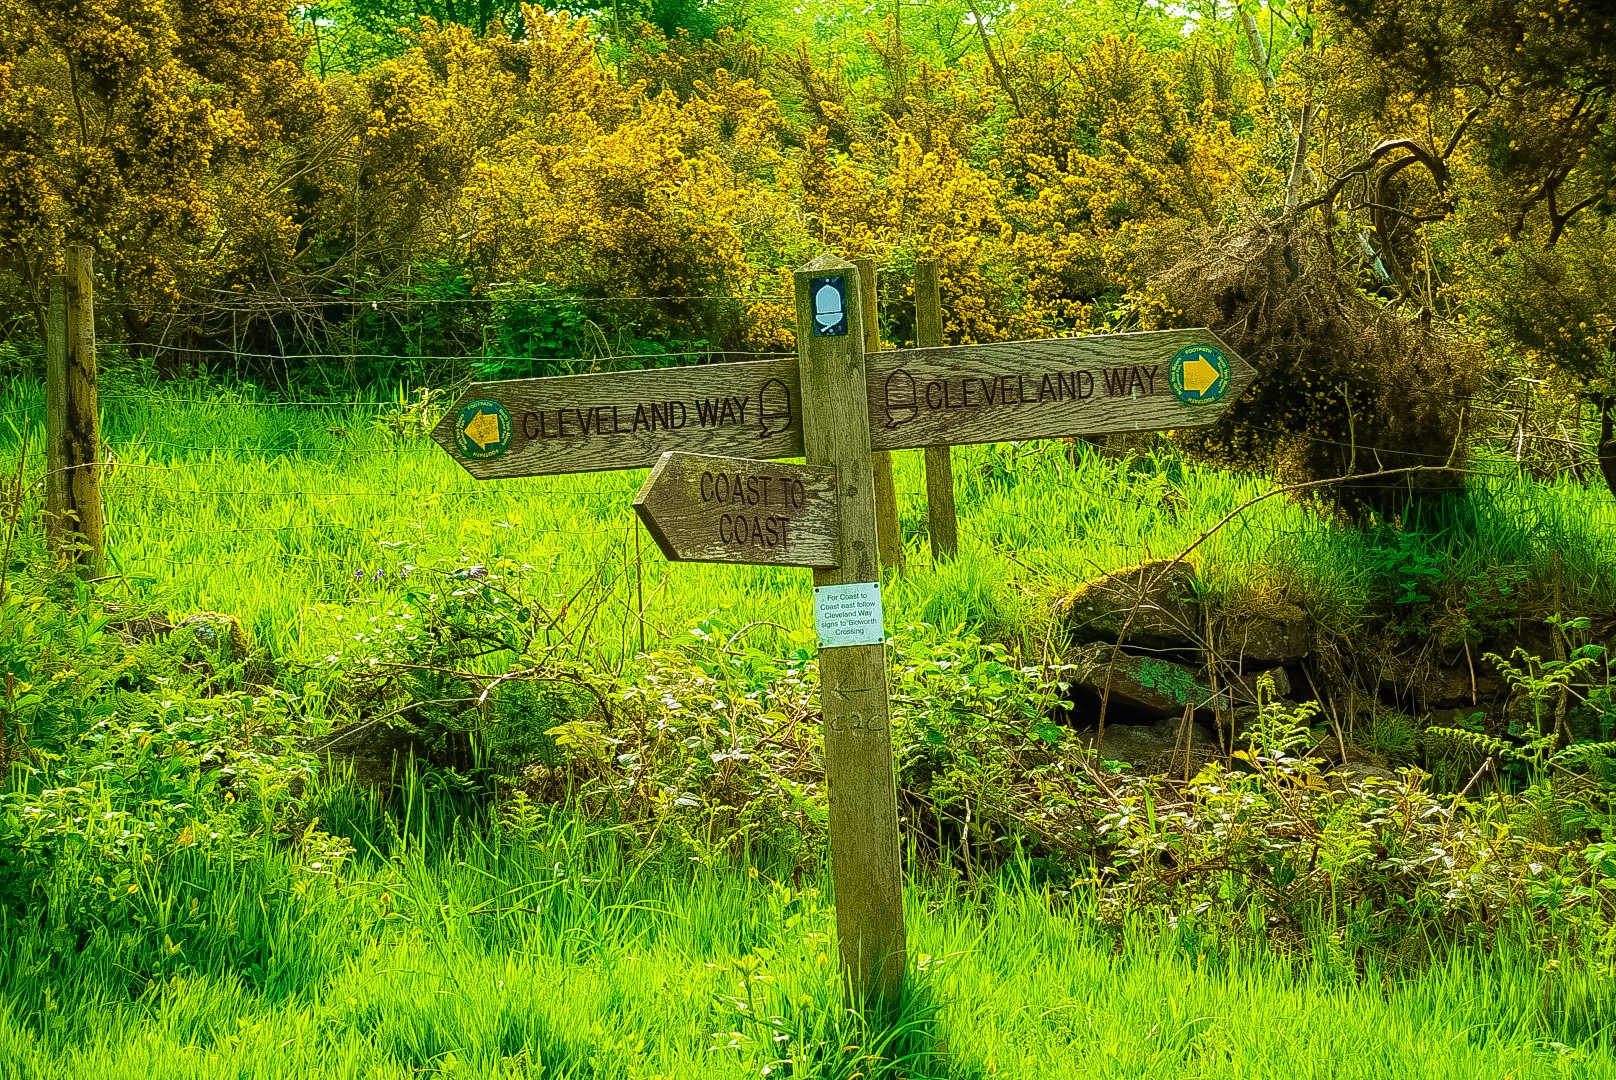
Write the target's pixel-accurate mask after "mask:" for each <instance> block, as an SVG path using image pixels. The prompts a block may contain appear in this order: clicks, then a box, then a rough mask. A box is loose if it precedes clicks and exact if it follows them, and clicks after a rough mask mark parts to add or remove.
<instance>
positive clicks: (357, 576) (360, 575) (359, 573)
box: [353, 570, 365, 581]
mask: <svg viewBox="0 0 1616 1080" xmlns="http://www.w3.org/2000/svg"><path fill="white" fill-rule="evenodd" d="M353 579H354V580H355V581H364V580H365V572H364V571H363V570H355V571H354V572H353Z"/></svg>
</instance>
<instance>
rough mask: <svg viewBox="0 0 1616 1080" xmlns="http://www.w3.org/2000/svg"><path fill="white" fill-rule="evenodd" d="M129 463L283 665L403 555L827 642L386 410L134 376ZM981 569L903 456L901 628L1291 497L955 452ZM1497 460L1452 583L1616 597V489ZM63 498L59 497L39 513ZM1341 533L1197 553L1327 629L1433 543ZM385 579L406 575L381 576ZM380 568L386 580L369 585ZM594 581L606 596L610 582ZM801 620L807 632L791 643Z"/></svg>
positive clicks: (798, 583) (234, 608)
mask: <svg viewBox="0 0 1616 1080" xmlns="http://www.w3.org/2000/svg"><path fill="white" fill-rule="evenodd" d="M41 411H42V410H41V401H40V393H39V390H38V388H37V387H33V386H29V385H26V384H19V385H14V386H12V387H9V388H8V389H7V390H6V392H5V393H4V395H3V396H0V415H3V416H5V417H6V418H7V419H8V421H9V423H10V424H11V425H13V426H12V428H11V430H10V433H9V434H4V433H5V429H4V428H0V434H4V440H3V442H0V468H5V467H11V468H14V467H15V462H16V454H17V452H18V447H19V445H20V443H22V442H26V443H27V445H28V447H29V454H30V458H31V460H32V462H33V463H34V464H33V466H32V468H31V469H30V472H31V474H32V475H35V476H37V475H38V474H39V469H40V468H41V467H42V463H41V447H42V441H41V439H42V429H41V421H42V415H41ZM104 411H105V418H104V423H103V431H104V434H105V437H106V441H107V444H108V446H109V448H110V450H111V452H112V454H113V457H114V459H115V461H116V464H115V465H114V466H113V468H112V469H111V471H110V475H109V476H108V478H107V481H106V484H105V488H104V490H105V498H106V503H107V511H108V522H109V524H108V542H109V546H110V553H111V567H112V568H113V569H114V570H115V571H116V572H117V573H119V574H120V575H122V576H123V580H122V582H120V583H119V584H118V585H117V587H118V588H128V589H132V590H134V591H136V592H138V593H140V594H142V595H144V596H146V597H148V598H151V599H153V600H154V601H155V602H157V603H159V604H161V605H165V606H168V607H170V608H172V609H175V610H181V611H183V610H190V609H198V608H202V609H218V610H224V611H228V612H231V613H233V614H236V615H238V616H239V617H240V618H241V619H242V620H243V622H244V623H245V624H247V626H248V627H249V628H250V629H251V630H252V631H253V632H254V633H255V634H256V636H257V637H258V638H259V640H260V641H261V642H262V643H263V644H265V645H266V646H268V647H269V648H270V649H271V650H272V651H273V652H275V653H276V654H277V655H281V656H285V657H296V656H300V655H317V654H319V653H320V651H321V650H322V649H324V648H326V647H327V646H328V644H329V637H330V633H329V627H327V626H326V625H325V624H326V622H327V621H328V620H324V619H322V617H321V610H322V605H340V606H343V607H352V608H358V609H361V610H365V609H374V610H380V609H384V608H385V607H386V606H387V605H388V604H390V603H392V602H394V601H395V600H396V594H397V592H398V589H399V587H400V580H399V578H398V576H397V571H398V569H399V567H400V566H401V565H406V564H408V565H416V566H421V565H427V564H431V563H433V562H435V561H441V560H449V559H454V558H457V557H459V556H462V555H464V556H466V557H468V558H470V559H473V560H477V561H487V560H492V559H496V558H500V557H505V558H509V559H511V560H514V561H515V562H516V563H518V564H522V565H527V566H529V567H531V568H532V572H533V573H535V574H537V575H539V576H540V577H541V578H542V580H543V581H544V582H545V583H546V585H547V587H548V589H549V590H550V591H551V592H552V593H553V594H554V595H555V596H556V597H557V598H558V599H559V598H565V597H568V596H572V595H574V594H575V593H579V591H580V590H584V591H585V593H586V594H587V596H588V598H589V599H588V601H587V602H589V603H594V604H597V605H599V617H598V618H597V620H596V622H595V637H596V640H595V641H594V642H593V646H594V648H596V649H597V650H598V651H599V654H600V655H601V656H603V657H616V656H621V655H624V654H625V653H631V652H633V651H634V650H635V649H637V648H638V646H639V643H640V640H641V638H642V635H643V636H644V638H645V640H646V641H647V643H648V644H653V645H654V644H657V643H662V642H667V641H677V640H682V639H683V638H684V636H685V635H686V634H687V633H688V632H689V629H690V627H691V626H692V625H693V624H694V623H696V622H697V621H698V620H701V619H704V618H708V617H711V616H714V615H717V616H719V617H721V618H722V619H723V620H724V621H726V622H727V623H729V624H730V625H732V626H741V625H746V624H749V623H759V624H762V625H760V627H759V628H758V630H757V633H759V634H760V635H763V637H764V639H767V637H768V636H769V635H771V634H773V635H777V636H778V638H779V640H778V642H777V644H779V645H780V646H781V647H782V648H784V647H787V646H788V645H790V644H793V643H801V642H802V641H805V640H806V635H807V630H808V628H809V627H810V625H811V605H810V593H809V589H808V580H807V576H806V575H805V574H803V573H801V572H798V571H794V570H789V569H779V568H769V567H741V566H704V565H695V564H678V565H671V566H670V565H669V564H668V563H667V562H666V561H664V560H663V559H662V557H661V555H660V553H658V552H657V550H656V548H655V546H654V545H653V544H652V543H651V542H650V540H649V538H648V537H646V536H645V535H644V534H643V533H642V531H641V530H640V528H639V526H638V525H637V523H636V521H635V519H634V516H633V514H632V512H631V510H630V505H629V504H630V502H631V500H632V497H633V494H634V492H635V491H636V489H637V488H638V486H639V484H640V482H641V481H642V479H643V476H644V474H643V472H641V471H638V470H636V471H630V472H616V473H591V474H582V475H576V476H550V477H535V478H529V479H518V480H505V481H491V482H478V481H475V480H472V479H471V478H470V477H469V476H468V475H467V474H466V473H465V472H464V471H462V470H461V469H460V468H459V467H458V466H457V465H455V464H454V462H453V461H452V460H451V459H450V458H449V456H448V455H447V454H445V453H444V452H443V451H441V450H440V449H438V448H437V447H436V446H435V445H433V444H432V443H431V442H429V441H427V440H425V439H424V438H416V439H413V440H408V439H400V438H399V437H397V436H396V435H394V434H392V433H390V432H388V431H386V430H385V429H384V428H383V427H382V426H381V425H380V424H378V422H377V420H378V416H379V415H380V412H381V410H379V409H378V408H376V407H373V406H369V405H359V404H354V405H330V406H280V405H273V404H264V403H261V402H258V401H256V400H254V399H253V398H252V397H251V396H250V395H249V394H247V393H245V392H243V391H241V390H233V389H230V388H223V387H210V386H189V387H186V386H182V387H177V388H176V387H166V386H165V387H156V388H152V387H141V386H133V387H127V388H124V389H122V390H119V391H117V392H108V393H107V395H106V397H105V405H104ZM955 455H956V477H957V483H958V502H959V510H960V518H961V521H960V531H961V547H962V551H961V557H960V559H959V560H958V561H957V562H955V563H952V564H947V565H942V566H934V565H933V564H932V562H931V559H930V556H929V553H928V551H927V546H926V540H925V505H924V494H923V493H924V483H923V478H922V475H921V466H920V461H919V455H918V453H900V454H898V455H896V475H897V482H898V489H899V492H900V507H899V510H900V519H901V522H902V527H903V531H904V534H905V538H906V542H907V546H908V552H909V572H908V573H906V574H905V575H904V576H902V577H901V578H897V579H895V580H893V581H891V582H890V583H889V587H888V592H887V601H886V603H887V612H888V621H889V626H890V627H892V628H893V629H901V627H903V626H904V625H907V624H910V623H914V622H920V621H924V622H929V623H933V624H936V625H942V626H948V627H952V626H954V625H958V624H966V625H968V626H970V627H971V628H972V629H975V630H979V631H982V632H986V633H989V634H995V635H1001V636H1005V637H1011V638H1013V637H1015V636H1016V635H1023V636H1029V635H1036V634H1037V633H1038V632H1039V629H1040V625H1041V624H1040V619H1039V615H1040V613H1041V612H1043V611H1044V610H1045V609H1046V608H1047V600H1048V598H1049V597H1050V596H1051V595H1053V594H1054V593H1057V592H1059V591H1060V590H1062V589H1065V588H1069V587H1071V586H1072V585H1074V584H1075V583H1077V582H1080V581H1083V580H1086V579H1088V578H1090V577H1092V576H1094V575H1096V574H1099V573H1102V572H1104V571H1107V570H1111V569H1114V568H1116V567H1119V566H1124V565H1129V564H1132V563H1136V562H1139V561H1141V560H1144V559H1148V558H1159V557H1163V556H1169V555H1173V554H1175V553H1177V552H1178V551H1180V550H1182V549H1183V548H1185V547H1186V546H1188V545H1189V544H1190V543H1192V542H1193V541H1195V540H1196V538H1197V537H1199V536H1200V535H1201V533H1202V532H1203V531H1204V530H1206V529H1208V528H1210V527H1211V526H1212V525H1213V524H1214V523H1216V522H1217V521H1219V520H1220V519H1221V518H1222V517H1223V516H1224V515H1225V514H1227V513H1229V512H1230V511H1231V510H1233V509H1235V508H1236V507H1238V506H1240V505H1241V504H1242V503H1244V502H1246V501H1247V500H1249V499H1252V498H1254V497H1256V496H1258V495H1260V494H1261V493H1263V492H1264V491H1267V490H1269V489H1270V488H1269V484H1268V482H1267V481H1266V480H1265V479H1264V478H1262V477H1254V476H1244V475H1237V474H1231V473H1227V472H1223V471H1221V470H1217V469H1213V468H1208V467H1201V466H1195V465H1191V464H1188V463H1185V462H1182V461H1180V460H1178V459H1176V458H1174V457H1172V456H1171V455H1170V454H1163V455H1146V456H1143V457H1134V458H1132V459H1129V460H1122V461H1119V460H1115V459H1111V458H1107V457H1104V456H1102V455H1099V454H1096V453H1091V452H1088V451H1086V450H1085V452H1084V453H1083V455H1081V456H1079V457H1077V458H1076V459H1075V460H1073V459H1072V458H1071V457H1069V455H1068V454H1067V452H1066V448H1065V447H1063V446H1061V445H1060V444H1055V443H1029V444H1023V445H1019V446H1018V445H1001V446H989V447H961V448H957V449H956V451H955ZM1507 464H1508V463H1505V462H1502V461H1492V460H1490V459H1487V458H1486V457H1485V456H1483V457H1482V458H1481V460H1480V463H1479V466H1478V469H1479V471H1480V473H1481V475H1478V476H1476V477H1474V478H1472V480H1471V481H1470V485H1469V489H1468V491H1467V492H1466V493H1465V494H1464V495H1463V496H1460V497H1457V498H1454V499H1451V500H1448V502H1447V503H1446V504H1445V505H1443V506H1438V507H1435V508H1434V509H1430V510H1428V511H1427V512H1426V513H1425V514H1424V516H1423V517H1422V518H1421V519H1420V520H1418V521H1415V522H1412V523H1410V524H1412V525H1414V526H1416V527H1417V530H1418V531H1419V533H1420V539H1419V545H1420V549H1421V550H1422V551H1428V552H1434V553H1435V557H1439V558H1440V560H1442V562H1443V566H1444V568H1445V571H1446V572H1450V573H1457V574H1461V575H1472V576H1474V575H1481V576H1485V575H1487V574H1490V573H1493V572H1495V571H1499V570H1503V569H1514V570H1517V571H1518V572H1519V574H1520V575H1521V576H1522V577H1523V578H1526V579H1536V580H1539V581H1550V580H1553V581H1554V582H1555V588H1557V589H1558V590H1560V592H1561V594H1562V595H1563V596H1564V597H1565V598H1566V602H1567V603H1568V604H1570V603H1573V602H1577V603H1581V604H1582V605H1583V606H1584V607H1601V606H1603V607H1608V606H1609V605H1610V604H1611V603H1612V602H1613V601H1616V543H1613V542H1612V541H1613V540H1616V503H1613V501H1612V500H1611V498H1610V496H1609V495H1608V493H1607V492H1605V491H1604V490H1603V489H1602V488H1600V487H1593V486H1585V485H1582V484H1578V483H1575V482H1573V481H1569V480H1565V481H1560V482H1556V483H1552V484H1543V483H1537V482H1533V481H1531V480H1530V479H1526V478H1523V477H1520V476H1517V475H1515V474H1514V472H1513V471H1512V470H1511V469H1510V468H1508V467H1507ZM36 505H37V504H36ZM1384 533H1385V530H1382V531H1381V533H1376V532H1375V531H1369V532H1365V531H1361V530H1357V529H1346V528H1342V527H1339V526H1338V525H1337V524H1336V523H1334V522H1332V521H1331V520H1329V519H1328V517H1327V516H1325V515H1322V514H1320V513H1319V512H1317V511H1315V510H1312V509H1309V508H1307V507H1304V506H1300V505H1297V504H1295V503H1292V502H1290V501H1287V500H1286V499H1283V498H1273V499H1268V500H1266V501H1264V502H1261V503H1258V504H1257V505H1255V506H1253V507H1251V508H1250V509H1248V510H1246V511H1245V512H1243V513H1241V514H1240V515H1239V516H1238V517H1237V518H1236V519H1235V520H1234V522H1233V523H1232V524H1230V525H1229V526H1227V527H1226V528H1224V529H1222V530H1221V531H1220V532H1218V534H1217V535H1216V536H1215V537H1214V538H1213V539H1212V540H1211V541H1209V542H1207V543H1206V544H1205V545H1204V546H1202V547H1201V548H1200V549H1199V551H1198V552H1197V555H1196V561H1197V562H1198V564H1199V567H1200V570H1201V572H1202V575H1203V577H1204V578H1205V579H1206V580H1207V582H1208V587H1209V588H1211V589H1213V590H1214V591H1225V592H1226V591H1230V590H1238V589H1256V590H1259V591H1261V590H1263V589H1271V588H1276V587H1283V588H1285V589H1287V590H1289V592H1290V593H1291V594H1293V595H1300V596H1301V597H1302V598H1303V599H1304V600H1305V601H1306V604H1307V607H1308V608H1309V611H1310V613H1311V614H1312V615H1313V616H1314V617H1315V618H1316V619H1318V620H1320V621H1321V622H1322V623H1324V624H1325V625H1326V626H1329V627H1332V628H1336V629H1345V628H1349V627H1350V626H1351V625H1352V623H1353V622H1354V620H1355V619H1357V618H1358V617H1359V616H1360V615H1361V613H1362V612H1363V610H1364V609H1365V607H1366V606H1367V605H1369V604H1370V603H1371V602H1372V601H1373V599H1374V598H1375V596H1376V590H1384V589H1386V588H1387V587H1388V583H1390V585H1391V586H1392V587H1395V585H1396V581H1397V579H1398V576H1399V575H1400V574H1403V575H1405V576H1406V574H1407V573H1408V572H1409V571H1408V570H1407V566H1406V564H1407V562H1408V559H1409V558H1410V554H1409V551H1408V550H1407V545H1400V544H1399V543H1398V542H1395V541H1389V540H1388V539H1387V537H1386V535H1384ZM378 570H381V571H383V572H384V578H383V580H382V581H379V582H378V581H375V580H374V577H375V574H376V572H377V571H378ZM356 575H360V576H362V577H363V580H356ZM586 585H587V586H588V587H587V588H586ZM776 628H784V629H776Z"/></svg>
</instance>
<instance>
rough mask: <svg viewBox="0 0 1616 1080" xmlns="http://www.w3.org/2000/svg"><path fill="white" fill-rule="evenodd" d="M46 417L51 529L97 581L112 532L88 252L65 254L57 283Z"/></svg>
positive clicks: (47, 362) (53, 291) (91, 256)
mask: <svg viewBox="0 0 1616 1080" xmlns="http://www.w3.org/2000/svg"><path fill="white" fill-rule="evenodd" d="M45 412H46V420H45V443H46V446H45V449H46V466H45V467H46V481H45V509H46V521H47V524H48V529H49V532H50V535H51V537H52V538H53V540H54V541H55V542H56V543H57V544H59V545H66V544H72V545H74V546H75V547H76V548H77V550H76V551H75V552H74V558H75V559H76V560H77V562H78V563H79V564H80V567H81V573H84V574H85V575H87V576H89V577H99V576H101V572H102V559H103V555H104V550H105V532H106V529H105V522H104V519H103V516H102V510H101V476H100V467H99V465H100V458H99V455H100V447H101V409H100V403H99V401H98V399H97V396H96V388H95V256H94V253H93V252H92V251H91V249H90V248H88V247H84V246H74V247H70V248H68V249H67V274H66V275H65V277H57V278H55V279H53V280H52V282H51V334H50V340H49V341H48V342H47V343H46V351H45Z"/></svg>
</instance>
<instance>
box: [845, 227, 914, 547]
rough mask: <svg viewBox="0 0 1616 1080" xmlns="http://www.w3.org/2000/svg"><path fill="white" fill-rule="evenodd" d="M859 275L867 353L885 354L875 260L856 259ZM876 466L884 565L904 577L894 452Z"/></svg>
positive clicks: (884, 453) (880, 456) (878, 456)
mask: <svg viewBox="0 0 1616 1080" xmlns="http://www.w3.org/2000/svg"><path fill="white" fill-rule="evenodd" d="M853 265H855V266H857V267H858V272H859V307H860V310H861V311H862V312H863V316H864V351H865V352H866V353H872V352H880V351H881V319H880V316H879V308H878V306H877V305H878V302H879V299H880V293H879V291H878V290H877V288H876V285H877V279H876V270H875V260H874V259H870V258H864V259H854V260H853ZM872 462H873V464H874V466H875V527H876V533H877V535H878V536H879V537H880V541H881V565H882V566H890V567H893V568H895V569H896V570H897V571H898V572H899V573H900V574H901V573H903V533H902V531H900V530H899V528H898V487H897V484H896V483H894V482H893V479H892V451H890V450H877V451H876V452H875V454H874V457H873V459H872Z"/></svg>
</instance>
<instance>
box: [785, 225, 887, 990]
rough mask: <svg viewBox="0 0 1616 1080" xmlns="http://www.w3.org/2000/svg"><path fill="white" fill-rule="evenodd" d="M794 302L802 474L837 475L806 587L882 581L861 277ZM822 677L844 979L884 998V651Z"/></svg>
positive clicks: (856, 655) (831, 263)
mask: <svg viewBox="0 0 1616 1080" xmlns="http://www.w3.org/2000/svg"><path fill="white" fill-rule="evenodd" d="M838 277H840V278H841V279H842V281H841V282H840V284H841V286H842V291H843V296H844V301H843V302H844V304H845V311H846V319H847V322H846V325H845V327H843V328H841V329H840V333H838V332H837V331H836V329H831V330H829V331H827V332H826V334H825V336H821V333H820V326H819V324H816V323H815V316H816V307H815V302H816V297H815V296H814V295H812V291H811V282H813V281H814V280H815V279H818V280H819V281H820V291H821V292H823V291H824V290H825V289H826V288H827V287H829V288H834V286H835V285H836V284H837V282H836V279H837V278H838ZM827 281H828V282H829V285H828V286H827V284H826V282H827ZM796 297H797V356H798V362H799V364H800V365H801V375H802V406H803V409H802V413H803V447H804V450H805V453H806V457H807V460H808V463H809V464H810V465H832V466H835V468H836V470H837V490H836V498H837V501H838V503H839V507H840V512H841V513H840V537H839V545H838V546H839V550H840V556H841V557H840V565H839V566H837V567H836V568H834V569H819V570H815V571H814V585H815V586H829V585H846V584H852V583H856V582H879V581H880V580H881V564H880V558H879V543H878V538H877V527H876V517H875V490H874V487H875V485H874V469H873V466H872V464H871V454H870V422H869V404H868V401H867V400H866V387H865V372H864V328H863V325H862V322H863V314H862V307H863V305H862V304H861V303H860V300H861V290H860V288H859V272H858V269H857V268H856V267H854V266H853V265H852V264H851V263H847V262H843V261H841V260H838V259H836V258H834V257H832V256H830V255H822V256H820V257H819V258H818V259H816V260H815V261H814V262H812V263H809V264H808V265H807V266H805V267H803V268H801V269H799V270H798V271H797V272H796ZM819 676H820V700H821V713H822V716H823V722H824V735H825V777H826V781H827V783H828V785H829V788H830V847H831V872H832V877H833V880H834V883H835V887H836V930H837V936H838V938H839V939H840V947H841V957H842V970H843V972H844V974H845V975H846V977H847V978H848V981H849V983H850V984H851V986H852V988H853V989H854V991H855V992H856V993H861V994H866V995H872V996H877V997H883V998H888V999H892V998H893V997H895V995H896V994H897V993H898V992H899V991H900V990H901V988H902V985H903V974H904V965H905V940H904V921H903V873H902V865H901V862H900V851H899V845H898V799H897V784H896V780H895V778H894V776H893V762H892V734H891V730H890V726H889V723H888V719H889V714H888V703H887V684H886V646H885V645H884V644H880V643H876V644H869V645H844V646H839V647H836V648H828V649H821V650H820V653H819Z"/></svg>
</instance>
